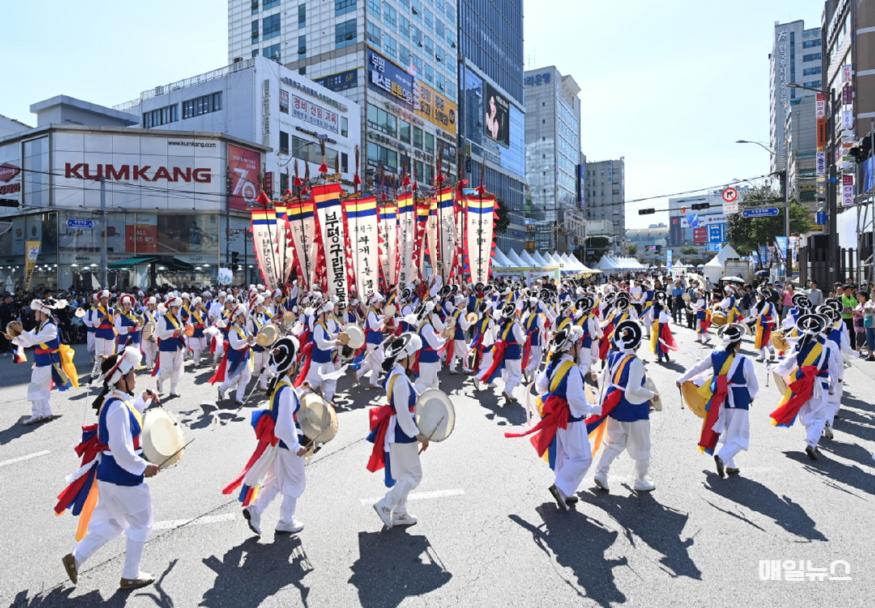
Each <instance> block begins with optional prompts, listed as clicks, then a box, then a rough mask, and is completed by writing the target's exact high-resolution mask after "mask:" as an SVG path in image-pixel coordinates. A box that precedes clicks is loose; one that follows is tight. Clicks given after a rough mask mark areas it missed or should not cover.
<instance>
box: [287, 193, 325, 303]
mask: <svg viewBox="0 0 875 608" xmlns="http://www.w3.org/2000/svg"><path fill="white" fill-rule="evenodd" d="M313 207H314V203H313V201H301V202H291V203H289V204H288V206H287V207H286V217H287V218H288V222H289V230H290V232H291V234H292V247H293V249H294V252H295V265H296V267H297V268H298V276H299V277H300V279H299V285H300V286H301V287H302V288H303V289H305V290H309V289H312V287H313V285H315V284H316V283H318V281H319V278H318V277H317V276H316V257H317V255H318V249H317V247H316V222H315V220H314V217H313Z"/></svg>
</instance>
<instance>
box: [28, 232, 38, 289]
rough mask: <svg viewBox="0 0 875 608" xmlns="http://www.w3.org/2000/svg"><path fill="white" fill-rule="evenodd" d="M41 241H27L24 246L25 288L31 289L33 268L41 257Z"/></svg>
mask: <svg viewBox="0 0 875 608" xmlns="http://www.w3.org/2000/svg"><path fill="white" fill-rule="evenodd" d="M39 250H40V241H27V243H26V244H25V248H24V290H25V291H30V280H31V278H32V277H33V269H34V268H35V267H36V261H37V259H39Z"/></svg>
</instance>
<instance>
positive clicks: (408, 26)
mask: <svg viewBox="0 0 875 608" xmlns="http://www.w3.org/2000/svg"><path fill="white" fill-rule="evenodd" d="M228 50H229V60H230V61H231V62H232V63H233V62H235V61H241V60H245V59H246V58H251V57H255V56H258V55H262V56H264V57H267V58H269V59H272V60H274V61H276V62H278V63H280V64H283V65H285V66H286V67H288V68H289V69H291V70H293V71H296V72H298V73H299V74H301V75H304V76H306V77H307V78H310V79H312V80H314V81H316V82H317V83H319V84H321V85H322V86H324V87H326V88H328V89H331V90H332V91H335V92H337V93H340V94H342V95H343V96H344V97H346V98H348V99H350V100H352V101H353V102H355V103H357V104H358V106H359V108H360V111H361V119H360V125H361V128H360V135H359V140H360V141H361V154H360V159H359V173H360V174H361V176H362V179H363V181H364V183H365V188H366V189H371V190H378V191H380V192H387V193H388V194H389V195H390V196H391V195H392V193H393V192H392V191H393V190H394V189H396V188H397V187H399V186H400V185H401V179H402V176H403V175H413V176H415V179H416V182H417V183H418V184H419V185H420V186H421V187H423V188H424V189H426V190H428V189H430V188H431V187H433V185H434V184H435V182H436V177H437V175H438V172H437V169H438V166H439V165H440V170H441V173H442V174H443V176H444V177H445V178H447V179H448V180H455V175H456V162H457V151H456V150H457V148H456V145H457V141H456V137H457V114H458V110H457V95H458V85H457V64H456V57H457V50H458V21H457V11H456V5H455V3H454V2H446V1H444V0H429V1H423V0H327V1H326V0H229V1H228ZM439 159H440V160H439ZM354 164H355V163H354V161H352V163H351V166H352V165H354Z"/></svg>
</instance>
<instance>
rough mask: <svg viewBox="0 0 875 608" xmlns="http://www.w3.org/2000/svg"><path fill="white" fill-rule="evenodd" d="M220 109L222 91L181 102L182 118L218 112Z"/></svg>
mask: <svg viewBox="0 0 875 608" xmlns="http://www.w3.org/2000/svg"><path fill="white" fill-rule="evenodd" d="M221 109H222V93H221V92H218V93H211V94H209V95H202V96H201V97H195V98H194V99H189V100H188V101H183V102H182V119H183V120H185V119H186V118H192V117H194V116H200V115H202V114H209V113H210V112H218V111H219V110H221Z"/></svg>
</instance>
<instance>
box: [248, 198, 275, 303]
mask: <svg viewBox="0 0 875 608" xmlns="http://www.w3.org/2000/svg"><path fill="white" fill-rule="evenodd" d="M250 221H251V223H252V243H253V246H254V248H255V258H256V259H257V260H258V269H259V270H260V271H261V279H262V281H263V282H264V284H265V285H266V286H267V287H269V288H270V289H276V288H277V287H279V286H280V284H281V281H280V267H279V260H278V257H277V251H276V235H277V226H276V213H275V212H274V210H273V209H267V210H263V209H260V210H256V209H253V210H252V211H251V214H250Z"/></svg>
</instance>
